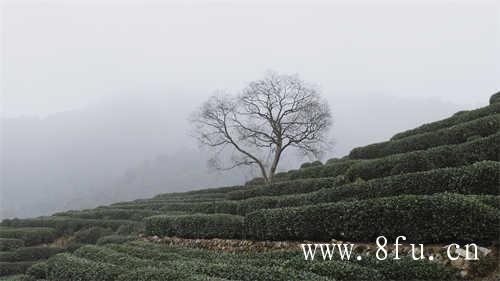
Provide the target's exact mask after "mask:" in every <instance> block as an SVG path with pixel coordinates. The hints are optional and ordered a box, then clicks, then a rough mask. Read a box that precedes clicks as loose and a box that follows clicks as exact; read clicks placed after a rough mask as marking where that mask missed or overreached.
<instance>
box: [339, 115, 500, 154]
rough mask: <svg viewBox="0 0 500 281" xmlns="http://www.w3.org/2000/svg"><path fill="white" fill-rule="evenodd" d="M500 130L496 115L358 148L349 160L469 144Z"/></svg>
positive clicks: (499, 120) (499, 121)
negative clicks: (470, 139) (474, 139)
mask: <svg viewBox="0 0 500 281" xmlns="http://www.w3.org/2000/svg"><path fill="white" fill-rule="evenodd" d="M499 129H500V114H494V115H489V116H486V117H482V118H479V119H476V120H472V121H469V122H466V123H462V124H457V125H454V126H452V127H448V128H443V129H440V130H437V131H433V132H428V133H423V134H418V135H412V136H409V137H406V138H401V139H398V140H391V141H386V142H381V143H375V144H370V145H367V146H363V147H358V148H355V149H353V150H352V151H351V153H350V154H349V158H351V159H373V158H380V157H384V156H388V155H392V154H398V153H405V152H410V151H415V150H424V149H428V148H431V147H436V146H440V145H447V144H458V143H463V142H467V140H468V139H469V138H470V137H472V136H474V137H485V136H489V135H492V134H494V133H496V132H498V131H499Z"/></svg>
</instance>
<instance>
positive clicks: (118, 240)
mask: <svg viewBox="0 0 500 281" xmlns="http://www.w3.org/2000/svg"><path fill="white" fill-rule="evenodd" d="M136 238H137V237H136V236H132V235H117V234H112V235H108V236H103V237H101V238H99V239H98V240H97V243H96V244H97V245H105V244H122V243H125V242H128V241H132V240H135V239H136Z"/></svg>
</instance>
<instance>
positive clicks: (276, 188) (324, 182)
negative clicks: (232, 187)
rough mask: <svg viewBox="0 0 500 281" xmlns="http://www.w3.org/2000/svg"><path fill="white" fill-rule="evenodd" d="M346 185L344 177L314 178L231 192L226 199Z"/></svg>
mask: <svg viewBox="0 0 500 281" xmlns="http://www.w3.org/2000/svg"><path fill="white" fill-rule="evenodd" d="M344 183H345V180H344V177H342V176H338V177H335V178H313V179H299V180H293V181H283V182H277V183H272V184H268V185H263V186H257V187H252V188H249V189H245V190H240V191H233V192H229V193H227V195H226V199H228V200H243V199H248V198H253V197H259V196H277V195H289V194H296V193H307V192H312V191H315V190H319V189H323V188H330V187H333V186H338V185H341V184H344Z"/></svg>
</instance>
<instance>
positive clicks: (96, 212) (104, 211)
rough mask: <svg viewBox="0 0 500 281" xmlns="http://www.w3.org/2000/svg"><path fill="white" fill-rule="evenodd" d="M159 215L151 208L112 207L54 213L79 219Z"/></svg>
mask: <svg viewBox="0 0 500 281" xmlns="http://www.w3.org/2000/svg"><path fill="white" fill-rule="evenodd" d="M154 215H159V213H158V212H155V211H152V210H142V209H139V210H131V209H114V208H97V209H92V210H83V211H66V212H61V213H56V214H54V216H66V217H72V218H81V219H99V220H114V219H118V220H138V221H140V220H142V219H143V218H145V217H150V216H154Z"/></svg>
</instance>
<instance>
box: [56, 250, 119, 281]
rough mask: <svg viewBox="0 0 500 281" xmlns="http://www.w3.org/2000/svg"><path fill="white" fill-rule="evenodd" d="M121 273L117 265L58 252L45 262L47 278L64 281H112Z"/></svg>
mask: <svg viewBox="0 0 500 281" xmlns="http://www.w3.org/2000/svg"><path fill="white" fill-rule="evenodd" d="M121 273H122V270H120V268H119V267H117V266H114V265H110V264H106V263H100V262H95V261H90V260H87V259H83V258H79V257H75V256H73V255H71V254H59V255H56V256H54V257H52V258H50V259H49V260H48V262H47V277H48V278H47V279H49V280H65V281H96V280H99V281H114V280H118V279H117V277H118V276H119V275H120V274H121Z"/></svg>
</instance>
